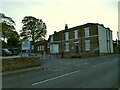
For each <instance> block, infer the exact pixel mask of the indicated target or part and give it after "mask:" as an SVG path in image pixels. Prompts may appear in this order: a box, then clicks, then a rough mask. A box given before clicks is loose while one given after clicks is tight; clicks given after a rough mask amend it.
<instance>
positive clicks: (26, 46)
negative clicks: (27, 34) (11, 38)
mask: <svg viewBox="0 0 120 90" xmlns="http://www.w3.org/2000/svg"><path fill="white" fill-rule="evenodd" d="M23 50H26V53H28V52H29V56H31V52H32V45H31V42H30V41H26V40H25V41H22V43H21V57H22V56H23V55H22V54H23V53H22V51H23Z"/></svg>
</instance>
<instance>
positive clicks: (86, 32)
mask: <svg viewBox="0 0 120 90" xmlns="http://www.w3.org/2000/svg"><path fill="white" fill-rule="evenodd" d="M84 31H85V38H88V37H90V28H89V27H87V28H84Z"/></svg>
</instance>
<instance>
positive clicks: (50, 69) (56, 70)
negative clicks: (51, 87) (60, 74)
mask: <svg viewBox="0 0 120 90" xmlns="http://www.w3.org/2000/svg"><path fill="white" fill-rule="evenodd" d="M67 69H69V68H62V69H46V70H49V71H63V70H67Z"/></svg>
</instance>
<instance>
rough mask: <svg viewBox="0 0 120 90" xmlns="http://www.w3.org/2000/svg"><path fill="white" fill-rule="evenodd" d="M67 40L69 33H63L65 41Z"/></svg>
mask: <svg viewBox="0 0 120 90" xmlns="http://www.w3.org/2000/svg"><path fill="white" fill-rule="evenodd" d="M68 39H69V33H68V32H66V33H65V40H66V41H67V40H68Z"/></svg>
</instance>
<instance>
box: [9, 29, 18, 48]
mask: <svg viewBox="0 0 120 90" xmlns="http://www.w3.org/2000/svg"><path fill="white" fill-rule="evenodd" d="M18 43H19V35H18V33H17V32H16V31H12V36H11V37H10V38H9V39H8V40H7V44H8V46H9V47H11V48H12V47H18Z"/></svg>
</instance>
